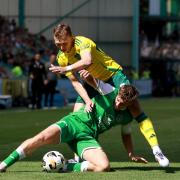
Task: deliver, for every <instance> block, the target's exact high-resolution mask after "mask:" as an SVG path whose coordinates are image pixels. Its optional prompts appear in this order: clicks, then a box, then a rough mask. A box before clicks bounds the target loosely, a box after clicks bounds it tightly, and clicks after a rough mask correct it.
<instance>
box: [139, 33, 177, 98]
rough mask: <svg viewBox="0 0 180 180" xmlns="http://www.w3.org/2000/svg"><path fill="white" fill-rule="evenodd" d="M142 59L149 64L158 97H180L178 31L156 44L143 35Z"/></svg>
mask: <svg viewBox="0 0 180 180" xmlns="http://www.w3.org/2000/svg"><path fill="white" fill-rule="evenodd" d="M140 57H141V60H142V62H141V63H142V64H143V63H144V64H146V65H147V64H148V66H149V70H150V71H151V78H152V79H153V82H154V86H155V89H157V91H156V90H155V91H156V92H155V94H157V95H158V96H161V95H165V96H166V95H168V96H180V38H179V35H178V33H177V31H175V32H173V33H172V34H170V35H169V36H168V37H166V38H165V40H159V38H158V37H157V38H156V39H155V40H154V42H153V41H152V40H151V41H150V40H149V39H148V38H147V35H146V34H144V33H143V34H141V49H140Z"/></svg>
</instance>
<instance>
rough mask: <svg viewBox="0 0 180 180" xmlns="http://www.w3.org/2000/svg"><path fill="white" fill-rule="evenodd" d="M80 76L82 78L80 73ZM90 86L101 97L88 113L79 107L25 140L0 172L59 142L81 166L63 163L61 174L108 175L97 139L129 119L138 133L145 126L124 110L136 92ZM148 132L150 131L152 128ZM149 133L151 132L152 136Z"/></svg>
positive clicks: (99, 83) (124, 87)
mask: <svg viewBox="0 0 180 180" xmlns="http://www.w3.org/2000/svg"><path fill="white" fill-rule="evenodd" d="M81 75H82V76H84V73H81ZM88 77H89V75H88ZM87 79H88V78H87ZM92 82H94V84H95V88H96V89H97V90H98V91H99V92H100V93H101V94H102V95H97V96H95V97H94V98H93V99H92V101H93V102H94V104H95V108H94V109H93V111H92V112H90V113H87V112H86V111H85V110H84V107H83V108H82V109H80V110H79V111H77V112H73V113H70V114H69V115H68V116H66V117H64V118H62V119H61V120H60V121H59V122H57V123H55V124H53V125H51V126H49V127H48V128H47V129H45V130H43V131H42V132H40V133H39V134H38V135H36V136H34V137H33V138H30V139H27V140H26V141H24V142H23V143H22V144H21V145H20V146H19V147H18V148H17V149H16V150H15V151H13V152H12V153H11V154H10V155H9V156H8V157H7V158H6V159H5V160H4V161H3V162H2V163H1V164H0V171H1V172H2V171H5V170H6V168H7V167H9V166H11V165H12V164H13V163H15V162H16V161H18V160H19V159H22V158H24V157H25V156H27V155H29V154H31V153H32V152H33V151H35V150H36V149H37V148H39V147H41V146H43V145H47V144H58V143H60V142H62V143H63V142H66V143H68V145H69V146H70V147H71V149H72V150H73V151H74V152H76V153H77V154H78V155H79V156H80V157H81V158H82V159H83V160H84V161H83V162H81V163H67V164H66V166H65V167H64V170H67V171H79V172H80V171H94V172H102V171H108V170H109V168H110V164H109V160H108V158H107V155H106V153H105V152H104V150H103V149H102V147H101V146H100V144H99V142H98V136H99V135H100V134H101V133H103V132H104V131H107V130H109V129H110V128H111V127H113V126H115V125H118V124H123V125H125V124H128V123H129V122H131V121H132V120H133V117H134V118H135V119H136V120H137V122H138V123H139V126H140V129H143V131H142V130H141V132H142V133H143V132H145V131H150V129H147V128H148V127H149V126H148V127H146V126H141V123H142V119H141V117H136V112H137V110H136V109H135V110H134V112H133V114H132V115H131V113H130V112H129V110H128V108H129V107H130V106H131V105H132V104H133V103H135V102H136V99H137V96H138V91H137V90H136V88H134V87H133V86H132V85H125V84H124V85H122V86H121V87H120V88H119V89H115V88H114V87H112V86H111V85H110V84H107V83H104V82H102V81H96V80H95V79H93V78H92ZM143 121H144V120H143ZM151 128H152V129H153V127H151ZM152 129H151V131H153V132H154V129H153V130H152ZM154 136H155V132H154ZM152 138H154V137H152ZM148 142H149V141H148ZM152 150H153V153H154V156H155V158H156V160H157V161H158V162H159V164H160V166H163V167H166V166H168V165H169V160H168V159H167V158H166V157H165V156H164V155H163V153H162V151H161V149H160V148H159V145H158V144H155V146H153V147H152ZM137 158H138V157H137Z"/></svg>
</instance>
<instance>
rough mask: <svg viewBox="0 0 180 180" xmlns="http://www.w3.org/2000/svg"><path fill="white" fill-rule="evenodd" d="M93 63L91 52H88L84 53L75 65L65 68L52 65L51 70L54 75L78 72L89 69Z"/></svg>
mask: <svg viewBox="0 0 180 180" xmlns="http://www.w3.org/2000/svg"><path fill="white" fill-rule="evenodd" d="M91 63H92V56H91V51H89V50H86V51H83V53H81V59H80V60H79V61H77V62H75V63H74V64H71V65H69V66H64V67H60V66H54V65H51V67H50V68H49V70H50V71H52V72H54V73H60V74H64V73H66V72H69V71H78V70H81V69H84V68H87V67H88V66H89V65H91Z"/></svg>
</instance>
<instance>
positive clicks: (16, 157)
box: [3, 150, 19, 167]
mask: <svg viewBox="0 0 180 180" xmlns="http://www.w3.org/2000/svg"><path fill="white" fill-rule="evenodd" d="M18 160H19V154H18V152H17V151H16V150H15V151H13V152H12V153H11V154H10V155H9V156H8V157H7V158H6V159H5V160H4V161H3V162H4V163H5V164H6V165H7V167H9V166H11V165H12V164H14V163H15V162H16V161H18Z"/></svg>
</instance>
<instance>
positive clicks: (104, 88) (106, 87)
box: [96, 79, 115, 95]
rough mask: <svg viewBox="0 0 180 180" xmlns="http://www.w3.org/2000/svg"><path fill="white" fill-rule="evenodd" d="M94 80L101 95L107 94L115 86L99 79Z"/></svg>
mask: <svg viewBox="0 0 180 180" xmlns="http://www.w3.org/2000/svg"><path fill="white" fill-rule="evenodd" d="M96 82H97V90H98V92H99V93H100V94H101V95H106V94H109V93H111V92H113V91H114V90H115V87H113V86H111V85H110V84H108V83H105V82H103V81H101V80H98V79H97V80H96Z"/></svg>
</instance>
